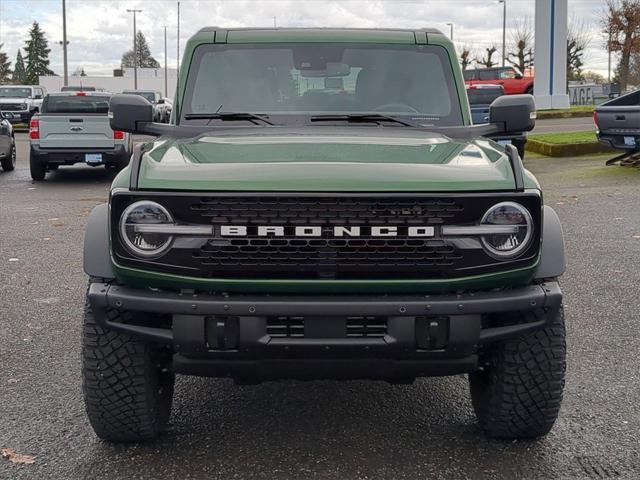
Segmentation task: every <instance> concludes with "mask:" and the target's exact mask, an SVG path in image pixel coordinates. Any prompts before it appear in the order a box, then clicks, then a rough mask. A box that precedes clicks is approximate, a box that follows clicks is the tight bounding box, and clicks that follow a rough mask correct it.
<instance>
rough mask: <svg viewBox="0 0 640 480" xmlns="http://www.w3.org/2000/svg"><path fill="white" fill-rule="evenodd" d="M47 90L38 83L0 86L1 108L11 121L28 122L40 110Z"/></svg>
mask: <svg viewBox="0 0 640 480" xmlns="http://www.w3.org/2000/svg"><path fill="white" fill-rule="evenodd" d="M46 93H47V91H46V90H45V88H44V87H40V86H38V85H2V86H0V110H2V112H4V118H6V119H7V120H9V121H10V122H11V123H27V122H28V121H29V120H31V117H32V116H33V115H34V114H36V113H38V112H39V111H40V108H41V106H42V99H43V98H44V96H45V95H46Z"/></svg>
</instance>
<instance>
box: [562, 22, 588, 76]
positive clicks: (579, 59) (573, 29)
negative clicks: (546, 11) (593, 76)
mask: <svg viewBox="0 0 640 480" xmlns="http://www.w3.org/2000/svg"><path fill="white" fill-rule="evenodd" d="M589 43H591V34H590V33H589V28H588V26H587V25H586V24H585V22H584V20H577V19H575V18H574V19H572V20H571V21H570V22H569V26H568V27H567V80H582V79H583V78H582V67H583V66H584V61H583V56H584V51H585V50H586V49H587V47H588V46H589Z"/></svg>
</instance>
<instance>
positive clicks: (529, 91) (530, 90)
mask: <svg viewBox="0 0 640 480" xmlns="http://www.w3.org/2000/svg"><path fill="white" fill-rule="evenodd" d="M524 93H527V94H529V95H533V87H529V88H527V90H526V91H525V92H524Z"/></svg>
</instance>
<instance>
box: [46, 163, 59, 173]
mask: <svg viewBox="0 0 640 480" xmlns="http://www.w3.org/2000/svg"><path fill="white" fill-rule="evenodd" d="M47 168H48V169H49V170H51V171H52V172H55V171H56V170H58V168H60V165H58V164H57V163H52V164H50V165H47Z"/></svg>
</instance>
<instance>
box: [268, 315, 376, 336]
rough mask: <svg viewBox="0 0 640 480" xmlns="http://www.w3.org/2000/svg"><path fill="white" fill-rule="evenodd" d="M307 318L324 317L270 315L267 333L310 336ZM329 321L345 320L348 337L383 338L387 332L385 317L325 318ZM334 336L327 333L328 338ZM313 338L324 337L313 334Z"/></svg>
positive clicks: (272, 334)
mask: <svg viewBox="0 0 640 480" xmlns="http://www.w3.org/2000/svg"><path fill="white" fill-rule="evenodd" d="M305 320H307V321H310V320H312V321H313V322H316V328H314V331H317V330H318V328H317V323H318V322H323V319H322V318H317V317H314V318H313V319H305V317H286V316H281V317H268V318H267V335H270V336H271V337H275V338H304V337H308V336H310V335H309V332H308V331H307V332H305ZM325 320H326V321H327V323H328V322H329V321H331V322H332V323H334V324H335V322H336V320H340V321H341V322H344V327H345V328H344V332H345V333H344V336H345V337H348V338H382V337H384V336H385V335H386V334H387V319H386V318H385V317H374V316H366V317H365V316H363V317H345V318H341V319H336V318H330V319H325ZM329 337H334V336H333V335H327V338H329ZM312 338H322V337H318V336H317V335H313V337H312Z"/></svg>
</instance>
